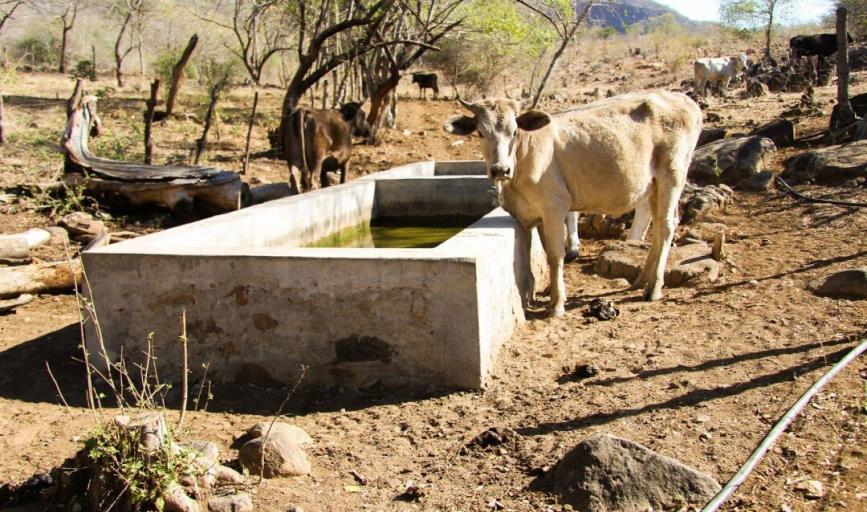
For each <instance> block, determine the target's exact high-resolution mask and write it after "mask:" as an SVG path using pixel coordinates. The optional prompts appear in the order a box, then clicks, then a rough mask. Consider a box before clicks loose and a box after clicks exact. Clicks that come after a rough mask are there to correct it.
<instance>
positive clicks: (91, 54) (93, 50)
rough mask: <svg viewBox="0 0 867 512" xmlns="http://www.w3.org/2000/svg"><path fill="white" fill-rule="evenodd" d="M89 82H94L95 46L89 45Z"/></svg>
mask: <svg viewBox="0 0 867 512" xmlns="http://www.w3.org/2000/svg"><path fill="white" fill-rule="evenodd" d="M90 64H91V66H90V81H91V82H96V45H95V44H92V45H90Z"/></svg>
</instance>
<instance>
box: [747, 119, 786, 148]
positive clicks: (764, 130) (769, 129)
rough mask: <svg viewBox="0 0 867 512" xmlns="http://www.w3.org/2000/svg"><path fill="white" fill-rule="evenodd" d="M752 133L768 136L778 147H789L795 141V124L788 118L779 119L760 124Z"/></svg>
mask: <svg viewBox="0 0 867 512" xmlns="http://www.w3.org/2000/svg"><path fill="white" fill-rule="evenodd" d="M750 135H756V136H759V137H766V138H768V139H771V140H772V141H774V144H776V146H777V147H778V148H787V147H789V146H791V145H792V144H794V143H795V125H794V123H792V122H791V121H789V120H788V119H777V120H775V121H771V122H770V123H767V124H763V125H762V126H759V127H758V128H756V129H755V130H753V131H752V133H750Z"/></svg>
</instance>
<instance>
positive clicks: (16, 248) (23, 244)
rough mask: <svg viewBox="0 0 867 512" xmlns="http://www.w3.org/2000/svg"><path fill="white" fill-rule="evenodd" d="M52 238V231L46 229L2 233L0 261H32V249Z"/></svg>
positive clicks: (0, 236)
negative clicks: (10, 233)
mask: <svg viewBox="0 0 867 512" xmlns="http://www.w3.org/2000/svg"><path fill="white" fill-rule="evenodd" d="M49 239H51V233H49V232H48V231H45V230H44V229H30V230H28V231H25V232H23V233H16V234H14V235H0V261H3V262H11V263H27V262H29V261H30V249H33V248H34V247H39V246H40V245H42V244H44V243H45V242H47V241H48V240H49Z"/></svg>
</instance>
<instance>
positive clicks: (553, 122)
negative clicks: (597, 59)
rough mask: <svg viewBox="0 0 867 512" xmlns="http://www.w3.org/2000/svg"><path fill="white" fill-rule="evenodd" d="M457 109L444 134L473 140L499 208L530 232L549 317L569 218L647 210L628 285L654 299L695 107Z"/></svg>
mask: <svg viewBox="0 0 867 512" xmlns="http://www.w3.org/2000/svg"><path fill="white" fill-rule="evenodd" d="M461 104H462V105H463V106H464V107H465V108H466V109H467V110H469V111H470V112H472V114H473V115H472V116H457V117H453V118H451V119H449V120H448V121H446V123H445V125H444V128H445V129H446V131H448V132H451V133H455V134H458V135H469V134H471V133H472V132H473V131H475V130H478V131H479V132H480V133H481V135H482V138H483V141H484V142H483V147H484V155H485V161H486V163H487V171H488V178H490V179H491V180H492V181H493V182H494V185H495V186H496V187H497V191H498V196H499V198H500V204H501V205H502V206H503V208H505V209H506V211H508V212H509V213H511V214H512V216H514V217H515V218H516V219H518V221H519V222H520V223H521V224H522V225H523V226H524V227H525V228H527V229H531V228H534V227H535V228H538V230H539V234H540V235H541V238H542V244H543V246H544V249H545V253H546V255H547V258H548V265H549V266H550V269H551V309H550V313H551V315H553V316H562V315H563V314H565V304H566V293H565V291H566V290H565V282H564V279H563V258H564V255H565V245H564V239H565V235H566V232H565V229H564V222H563V220H564V218H566V216H567V213H568V212H570V211H580V212H588V213H599V214H604V215H611V216H619V215H622V214H624V213H626V212H628V211H630V210H632V209H635V208H639V209H641V208H644V207H643V206H642V205H644V204H646V205H647V207H646V209H645V211H648V210H649V212H650V215H649V216H647V215H645V216H647V217H650V218H652V220H653V231H652V243H651V247H650V252H649V254H648V256H647V259H646V261H645V263H644V267H643V268H642V270H641V273H640V274H639V276H638V278H637V279H636V280H635V282H634V283H633V287H635V288H638V287H643V288H644V298H645V299H648V300H658V299H660V298H661V297H662V285H663V272H664V270H665V262H666V260H667V259H668V253H669V250H670V248H671V241H672V238H673V237H674V230H675V228H676V227H677V203H678V200H679V198H680V194H681V192H682V191H683V187H684V185H685V183H686V173H687V170H688V168H689V163H690V161H691V160H692V154H693V150H694V148H695V145H696V142H697V141H698V136H699V134H700V133H701V126H702V115H701V110H700V109H699V107H698V105H696V104H695V102H693V101H692V100H691V99H689V97H687V96H685V95H683V94H679V93H672V92H667V91H659V92H651V93H641V94H629V95H624V96H618V97H614V98H609V99H606V100H602V101H598V102H595V103H591V104H588V105H584V106H582V107H579V108H576V109H572V110H568V111H565V112H560V113H558V114H556V115H553V116H552V115H549V114H547V113H545V112H541V111H538V110H531V111H528V112H525V113H523V114H520V115H519V111H520V104H519V103H518V102H516V101H513V100H507V99H489V100H484V101H481V102H479V103H468V102H465V101H463V100H461ZM636 215H638V212H637V213H636ZM642 215H644V214H642ZM642 222H644V223H645V225H644V228H646V227H647V226H646V222H645V221H640V222H636V224H640V223H642ZM636 229H637V228H636Z"/></svg>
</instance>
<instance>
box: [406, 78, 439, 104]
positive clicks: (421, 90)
mask: <svg viewBox="0 0 867 512" xmlns="http://www.w3.org/2000/svg"><path fill="white" fill-rule="evenodd" d="M412 83H414V84H418V97H419V98H421V97H422V95H424V98H425V99H427V93H426V92H425V89H433V97H434V99H437V97H438V96H439V94H440V88H439V84H438V81H437V75H436V73H413V74H412Z"/></svg>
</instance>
